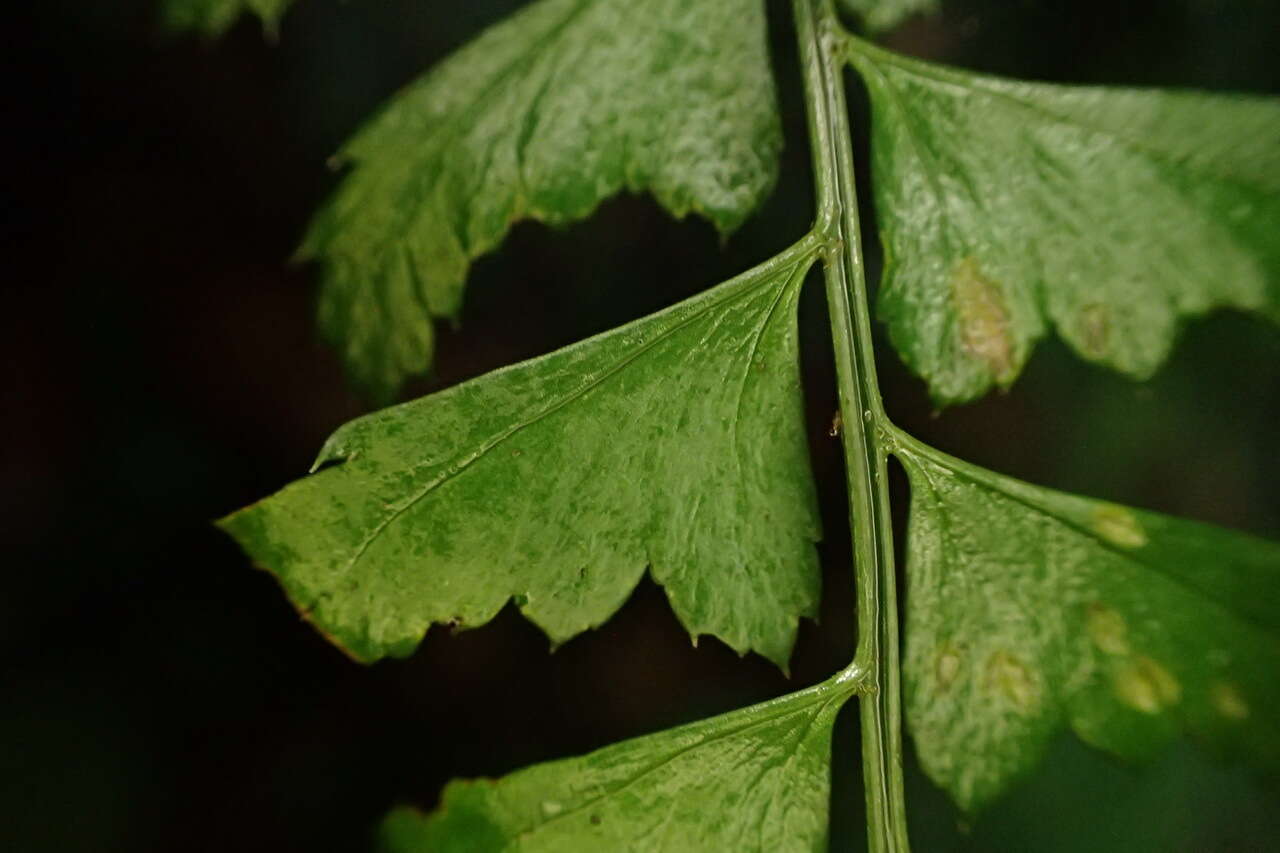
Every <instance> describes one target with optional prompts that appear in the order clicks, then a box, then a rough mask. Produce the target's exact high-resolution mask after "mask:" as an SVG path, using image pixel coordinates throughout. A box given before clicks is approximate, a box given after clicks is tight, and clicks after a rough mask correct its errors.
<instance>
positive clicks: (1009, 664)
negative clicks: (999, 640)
mask: <svg viewBox="0 0 1280 853" xmlns="http://www.w3.org/2000/svg"><path fill="white" fill-rule="evenodd" d="M986 683H987V686H988V687H989V688H991V689H993V690H995V691H996V692H997V693H998V694H1000V695H1001V696H1003V697H1004V698H1005V699H1006V700H1007V701H1008V702H1009V703H1010V704H1011V705H1013V707H1014V709H1015V710H1017V711H1018V712H1019V713H1022V714H1026V713H1030V712H1031V711H1033V710H1035V708H1036V707H1037V706H1038V705H1039V704H1040V685H1039V683H1038V682H1037V681H1036V676H1035V674H1034V673H1032V672H1031V670H1030V669H1028V668H1027V665H1026V664H1024V663H1023V662H1022V661H1020V660H1019V659H1018V658H1017V657H1016V656H1014V655H1013V654H1011V653H1009V652H1004V651H1000V652H996V653H995V654H993V655H991V657H990V658H988V659H987V669H986Z"/></svg>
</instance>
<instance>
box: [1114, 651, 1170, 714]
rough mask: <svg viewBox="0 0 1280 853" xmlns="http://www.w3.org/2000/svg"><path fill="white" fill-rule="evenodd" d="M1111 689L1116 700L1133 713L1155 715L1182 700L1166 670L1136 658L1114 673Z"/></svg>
mask: <svg viewBox="0 0 1280 853" xmlns="http://www.w3.org/2000/svg"><path fill="white" fill-rule="evenodd" d="M1112 686H1113V687H1114V688H1115V694H1116V698H1117V699H1119V700H1120V701H1121V702H1122V703H1123V704H1125V705H1127V706H1129V707H1130V708H1132V709H1133V710H1135V711H1141V712H1142V713H1144V714H1158V713H1160V712H1161V711H1163V710H1164V709H1165V708H1168V707H1170V706H1172V705H1176V704H1178V702H1179V701H1180V700H1181V699H1182V685H1180V684H1179V683H1178V679H1176V678H1174V677H1173V674H1172V673H1170V672H1169V670H1167V669H1165V668H1164V667H1163V666H1161V665H1160V664H1159V663H1157V662H1156V661H1154V660H1152V659H1151V658H1149V657H1147V656H1145V655H1139V656H1138V657H1136V658H1134V659H1133V660H1131V661H1129V662H1128V663H1126V664H1125V665H1124V666H1122V667H1120V668H1119V669H1117V670H1116V672H1115V674H1114V676H1113V679H1112Z"/></svg>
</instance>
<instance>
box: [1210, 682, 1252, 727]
mask: <svg viewBox="0 0 1280 853" xmlns="http://www.w3.org/2000/svg"><path fill="white" fill-rule="evenodd" d="M1209 701H1210V702H1212V703H1213V709H1214V710H1215V711H1217V712H1218V713H1219V714H1221V715H1222V716H1223V717H1226V718H1227V719H1228V720H1235V721H1239V720H1244V719H1248V717H1249V703H1248V702H1246V701H1245V700H1244V697H1243V696H1241V695H1240V691H1239V690H1237V689H1236V686H1235V685H1234V684H1232V683H1231V682H1229V681H1215V682H1214V683H1213V686H1212V687H1210V688H1209Z"/></svg>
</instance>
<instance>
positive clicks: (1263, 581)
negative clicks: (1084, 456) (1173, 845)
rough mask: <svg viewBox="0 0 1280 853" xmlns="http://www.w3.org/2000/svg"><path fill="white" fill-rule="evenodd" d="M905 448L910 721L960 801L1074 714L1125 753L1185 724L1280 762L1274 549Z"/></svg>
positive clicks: (1074, 723)
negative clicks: (908, 498) (908, 495)
mask: <svg viewBox="0 0 1280 853" xmlns="http://www.w3.org/2000/svg"><path fill="white" fill-rule="evenodd" d="M900 457H901V459H902V461H903V463H904V465H905V467H906V469H907V472H908V475H909V477H910V482H911V494H912V503H911V519H910V523H909V532H908V545H907V555H908V556H907V560H908V563H907V582H908V590H907V596H908V598H907V616H906V662H905V667H904V686H905V704H906V713H907V719H908V723H909V725H910V727H911V731H912V735H913V737H914V739H915V743H916V747H917V752H918V754H919V757H920V761H921V764H922V765H923V766H924V768H925V770H926V772H927V773H928V774H929V776H930V777H932V778H933V780H934V781H935V782H937V783H938V784H939V785H940V786H942V787H943V788H945V789H946V790H947V791H948V792H950V794H951V795H952V797H953V798H954V799H955V800H956V802H957V803H958V804H959V805H960V806H961V807H962V808H963V809H966V810H969V811H973V810H977V809H980V808H981V807H983V806H984V805H986V804H987V803H989V802H990V801H991V800H992V799H994V798H995V797H996V796H998V795H999V794H1000V793H1001V792H1003V791H1004V790H1005V789H1006V788H1007V787H1008V786H1009V784H1010V783H1011V782H1012V781H1014V780H1015V779H1016V778H1017V777H1019V776H1021V775H1023V774H1025V773H1027V772H1028V771H1029V770H1030V769H1031V768H1032V767H1034V766H1035V764H1036V763H1037V762H1038V761H1039V759H1040V757H1041V755H1042V754H1043V753H1044V751H1045V749H1046V747H1047V746H1048V744H1049V742H1050V741H1051V739H1052V738H1053V736H1055V735H1056V734H1057V733H1058V731H1060V730H1061V729H1062V728H1063V727H1066V726H1070V727H1071V728H1072V729H1073V730H1074V731H1075V732H1076V734H1077V735H1079V736H1080V737H1081V738H1082V739H1083V740H1084V741H1086V742H1087V743H1090V744H1092V745H1094V746H1097V747H1100V748H1102V749H1104V750H1106V751H1108V752H1111V753H1113V754H1116V755H1118V756H1120V757H1122V758H1126V759H1140V758H1144V757H1147V756H1149V755H1151V754H1152V753H1153V752H1154V751H1155V750H1156V749H1157V748H1158V747H1160V746H1161V745H1163V744H1164V743H1165V742H1166V741H1168V740H1169V739H1170V738H1172V737H1174V736H1175V735H1177V734H1178V733H1179V732H1186V733H1188V734H1190V735H1192V736H1193V737H1194V738H1195V739H1197V740H1199V741H1201V742H1203V743H1206V744H1208V745H1210V746H1211V747H1212V748H1214V749H1216V750H1219V751H1222V752H1224V753H1227V754H1234V755H1238V756H1243V757H1246V758H1248V759H1250V760H1251V761H1252V762H1254V763H1256V764H1258V765H1259V766H1261V767H1264V768H1270V769H1273V770H1274V769H1280V680H1278V679H1277V678H1276V675H1277V673H1280V545H1277V544H1274V543H1271V542H1267V541H1264V540H1259V539H1256V538H1253V537H1250V536H1247V535H1244V534H1241V533H1235V532H1230V531H1226V530H1222V529H1219V528H1215V527H1211V526H1209V525H1205V524H1200V523H1197V522H1191V521H1185V520H1180V519H1175V518H1171V517H1168V516H1164V515H1159V514H1157V513H1152V512H1144V511H1140V510H1136V509H1128V508H1125V507H1121V506H1117V505H1115V504H1110V503H1105V502H1102V501H1097V500H1091V499H1087V498H1081V497H1076V496H1073V495H1067V494H1063V493H1060V492H1053V491H1050V490H1048V489H1042V488H1038V487H1035V486H1030V485H1027V484H1025V483H1021V482H1018V481H1016V480H1011V479H1009V478H1006V477H1003V476H1001V475H998V474H994V473H992V472H989V471H982V470H981V469H976V468H974V467H973V466H968V465H965V464H964V463H954V464H951V463H949V462H948V460H947V459H946V457H943V456H942V455H941V454H937V453H936V451H932V452H931V455H929V456H926V455H924V454H916V453H913V452H910V451H907V452H903V453H900ZM952 462H954V461H953V460H952Z"/></svg>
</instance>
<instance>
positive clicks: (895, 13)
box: [839, 0, 938, 33]
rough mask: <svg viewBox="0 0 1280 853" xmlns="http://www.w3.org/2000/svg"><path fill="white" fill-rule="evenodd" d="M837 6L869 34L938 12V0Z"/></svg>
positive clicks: (875, 0) (866, 0) (849, 0)
mask: <svg viewBox="0 0 1280 853" xmlns="http://www.w3.org/2000/svg"><path fill="white" fill-rule="evenodd" d="M839 5H840V6H841V8H843V9H844V10H845V11H846V12H847V13H849V14H850V15H853V16H855V17H856V18H857V19H858V20H859V21H861V22H862V26H863V27H864V28H865V29H866V30H867V32H870V33H881V32H884V31H885V30H891V29H893V28H894V27H896V26H898V24H901V23H902V22H903V21H905V20H907V19H908V18H912V17H915V16H916V15H933V14H936V13H937V11H938V0H839Z"/></svg>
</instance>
